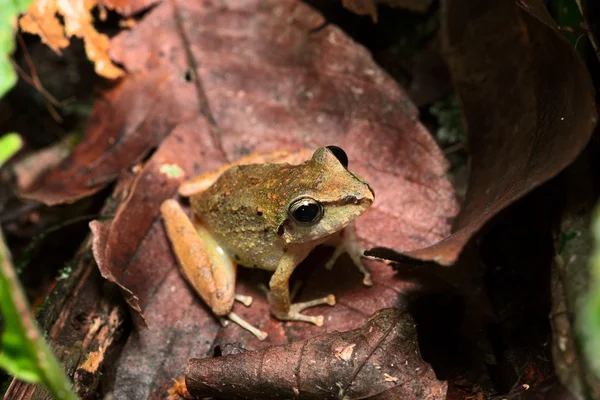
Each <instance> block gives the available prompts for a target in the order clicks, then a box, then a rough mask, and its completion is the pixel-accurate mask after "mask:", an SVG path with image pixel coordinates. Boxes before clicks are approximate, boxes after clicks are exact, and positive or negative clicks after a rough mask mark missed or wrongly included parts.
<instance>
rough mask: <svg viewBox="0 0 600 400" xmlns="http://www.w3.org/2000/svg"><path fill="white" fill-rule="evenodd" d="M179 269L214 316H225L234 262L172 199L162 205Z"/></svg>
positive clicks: (230, 302) (231, 294)
mask: <svg viewBox="0 0 600 400" xmlns="http://www.w3.org/2000/svg"><path fill="white" fill-rule="evenodd" d="M160 210H161V213H162V216H163V219H164V221H165V227H166V230H167V235H168V237H169V239H170V241H171V245H172V247H173V251H174V252H175V255H176V257H177V259H178V261H179V267H180V269H181V272H182V273H183V275H184V276H185V278H186V280H187V281H188V282H189V283H190V285H192V287H193V288H194V289H195V291H196V292H197V293H198V294H199V295H200V297H202V299H203V300H204V302H206V304H207V305H208V306H209V307H210V308H211V309H212V311H213V312H214V313H215V315H217V316H219V317H221V316H225V315H227V314H228V313H229V312H230V311H231V309H232V307H233V301H234V297H235V279H236V265H235V264H234V263H233V262H232V261H231V259H230V258H229V257H228V256H227V255H226V254H225V253H224V252H223V251H222V250H221V248H220V247H219V246H218V244H217V242H216V241H215V240H214V238H213V237H212V236H211V235H210V233H209V232H208V231H207V230H206V229H205V228H204V227H203V226H202V225H200V224H194V223H192V221H190V219H189V217H188V216H187V215H186V213H185V212H184V211H183V209H182V208H181V206H180V205H179V203H177V202H176V201H175V200H167V201H165V202H164V203H163V204H162V206H161V208H160Z"/></svg>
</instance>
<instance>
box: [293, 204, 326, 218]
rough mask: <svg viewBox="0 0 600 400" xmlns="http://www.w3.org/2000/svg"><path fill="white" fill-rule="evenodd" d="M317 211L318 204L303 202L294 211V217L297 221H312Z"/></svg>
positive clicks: (317, 213)
mask: <svg viewBox="0 0 600 400" xmlns="http://www.w3.org/2000/svg"><path fill="white" fill-rule="evenodd" d="M319 211H320V208H319V205H318V204H313V203H308V204H303V205H301V206H300V207H298V208H296V210H295V211H294V218H295V219H296V221H298V222H313V221H314V220H315V218H317V216H318V215H319Z"/></svg>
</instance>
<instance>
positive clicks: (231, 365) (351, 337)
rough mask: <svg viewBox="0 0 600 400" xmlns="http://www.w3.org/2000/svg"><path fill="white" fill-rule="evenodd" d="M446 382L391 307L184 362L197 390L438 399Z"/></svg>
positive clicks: (408, 323) (236, 395) (409, 324)
mask: <svg viewBox="0 0 600 400" xmlns="http://www.w3.org/2000/svg"><path fill="white" fill-rule="evenodd" d="M339 349H344V350H342V352H345V353H347V357H341V358H340V357H339V353H340V351H339ZM348 349H349V350H348ZM446 386H447V384H446V383H442V382H439V381H438V380H437V379H436V378H435V374H434V373H433V370H432V369H431V367H430V366H429V365H428V364H425V363H424V362H423V361H422V360H421V357H420V355H419V345H418V343H417V340H416V329H415V324H414V321H413V320H412V318H411V317H410V316H409V315H408V314H403V313H401V312H400V311H398V310H397V309H394V308H388V309H384V310H381V311H378V312H377V313H375V314H374V315H372V316H371V317H369V320H368V322H367V323H366V324H365V325H364V326H363V327H361V328H358V329H355V330H353V331H348V332H333V333H329V334H326V335H321V336H317V337H314V338H311V339H307V340H303V341H300V342H296V343H292V344H288V345H283V346H274V347H269V348H268V349H265V350H261V351H253V352H246V353H242V354H234V355H229V356H223V357H218V358H205V359H192V360H190V361H189V362H188V364H187V367H186V387H187V389H188V391H189V392H190V394H192V395H193V396H196V397H198V398H203V397H215V398H227V399H250V398H257V399H258V398H260V399H280V398H302V399H329V398H331V399H334V398H336V399H337V398H339V399H341V398H344V399H362V398H366V397H370V396H374V395H377V394H379V393H382V392H385V391H388V390H390V389H394V388H395V389H396V391H395V394H396V395H397V396H398V397H397V398H403V399H424V398H428V399H443V398H445V393H446ZM398 389H399V390H398Z"/></svg>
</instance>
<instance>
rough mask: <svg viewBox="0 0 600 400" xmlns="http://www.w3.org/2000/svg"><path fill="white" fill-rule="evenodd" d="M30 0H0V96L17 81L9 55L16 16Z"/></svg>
mask: <svg viewBox="0 0 600 400" xmlns="http://www.w3.org/2000/svg"><path fill="white" fill-rule="evenodd" d="M30 3H31V0H0V97H2V96H4V94H5V93H6V92H8V91H9V90H10V89H11V88H12V87H13V86H14V85H15V83H16V82H17V74H16V73H15V71H14V70H13V67H12V64H11V62H10V58H9V56H10V55H11V54H12V53H13V51H14V49H15V29H16V27H17V17H18V16H19V14H22V13H24V12H25V11H27V7H29V4H30Z"/></svg>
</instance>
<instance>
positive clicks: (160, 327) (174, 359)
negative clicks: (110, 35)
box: [35, 1, 457, 398]
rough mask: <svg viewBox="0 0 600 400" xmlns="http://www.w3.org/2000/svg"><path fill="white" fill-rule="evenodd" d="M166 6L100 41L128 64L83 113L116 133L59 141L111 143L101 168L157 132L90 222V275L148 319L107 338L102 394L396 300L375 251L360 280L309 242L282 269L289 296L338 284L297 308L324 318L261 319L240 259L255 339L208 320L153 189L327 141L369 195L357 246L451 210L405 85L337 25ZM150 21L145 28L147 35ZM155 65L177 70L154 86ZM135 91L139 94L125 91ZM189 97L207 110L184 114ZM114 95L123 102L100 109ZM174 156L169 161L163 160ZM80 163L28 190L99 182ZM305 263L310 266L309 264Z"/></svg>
mask: <svg viewBox="0 0 600 400" xmlns="http://www.w3.org/2000/svg"><path fill="white" fill-rule="evenodd" d="M177 6H178V7H179V8H177V9H174V8H173V3H169V2H165V3H161V4H160V5H158V6H156V7H155V8H154V9H153V10H151V11H150V12H149V13H148V15H147V16H146V17H145V18H144V19H143V20H141V21H140V23H139V24H138V25H137V26H136V29H134V30H132V31H131V32H125V33H123V34H121V35H120V36H119V37H117V38H116V39H115V40H114V42H113V47H112V51H113V54H114V55H115V56H116V57H117V59H118V61H119V62H120V63H122V64H123V65H124V66H125V68H126V69H127V70H128V71H130V72H131V73H132V74H133V75H132V76H130V77H129V78H126V80H125V82H124V83H123V84H122V85H121V86H120V87H118V88H116V89H114V90H113V91H112V92H111V94H110V96H111V97H110V99H109V101H108V102H107V103H106V104H105V105H101V106H99V107H98V108H97V110H96V113H95V118H96V121H102V123H105V124H107V125H108V126H106V127H104V128H102V129H107V130H108V132H121V133H122V135H121V136H120V137H119V138H118V139H117V138H116V137H115V136H112V137H114V138H115V140H116V142H118V145H117V143H115V145H114V147H110V146H108V147H110V148H111V150H110V151H109V153H108V154H107V155H99V156H97V155H96V156H95V155H90V156H89V158H88V155H87V154H86V152H90V154H91V152H92V147H93V146H92V143H93V141H94V140H100V136H99V135H97V133H99V131H100V127H94V125H92V128H93V130H92V132H91V133H92V134H93V136H91V137H90V138H89V139H86V140H85V141H84V142H83V144H82V145H81V146H80V147H79V148H78V150H77V152H76V153H75V154H76V155H77V157H79V160H84V159H87V160H88V161H87V162H88V163H89V159H94V157H109V156H112V157H113V159H112V160H111V162H106V163H102V164H101V165H98V166H99V167H102V168H103V169H104V172H103V174H111V173H112V174H115V173H118V171H119V170H120V169H121V168H124V167H126V166H127V162H126V160H129V158H127V157H132V155H133V158H134V159H139V157H141V155H142V154H143V153H144V151H147V150H148V149H149V148H150V147H151V146H153V145H155V144H156V143H158V142H159V141H160V140H161V139H162V138H163V137H164V136H165V135H166V134H169V136H168V137H167V138H166V139H165V140H164V141H163V142H162V144H161V146H160V147H159V149H158V150H157V151H156V153H154V154H153V156H152V157H151V159H150V160H149V162H148V163H147V164H146V165H145V166H144V168H143V169H142V170H141V171H140V172H139V175H138V177H137V180H136V184H135V186H134V189H133V191H132V193H131V194H130V196H129V198H128V200H127V201H126V202H125V203H124V204H123V205H122V206H121V207H120V208H119V210H118V212H117V214H116V216H115V219H114V220H113V222H112V224H111V225H110V227H105V228H101V227H100V226H99V225H97V224H96V225H94V226H95V228H94V230H95V232H94V234H95V236H96V238H95V241H96V243H95V248H94V250H95V256H96V260H97V261H98V264H99V266H100V269H101V271H102V273H103V275H104V276H106V277H107V278H109V279H111V280H113V281H115V282H117V283H118V284H120V285H121V286H122V287H124V288H127V290H128V291H129V292H128V295H127V298H128V301H129V303H130V305H132V307H133V308H134V309H135V310H138V311H139V310H141V311H142V312H143V315H144V317H145V321H146V323H147V325H148V326H149V328H150V329H149V330H142V331H140V333H139V335H133V336H132V337H131V338H130V339H129V341H128V343H127V345H126V347H125V349H124V350H123V353H122V355H121V358H120V361H119V364H118V365H117V366H116V370H117V372H116V378H115V382H114V392H115V396H116V397H117V398H147V397H160V396H162V394H163V393H165V392H166V391H167V390H168V389H169V388H170V387H171V386H172V383H171V379H172V378H174V377H177V376H179V375H181V374H182V373H183V370H182V368H183V366H184V365H185V362H186V361H187V359H188V358H189V357H191V356H197V357H202V356H204V355H206V354H207V353H208V351H209V350H210V348H211V347H212V346H213V345H214V344H218V343H227V342H241V343H243V344H244V346H245V347H247V348H249V349H259V348H264V347H266V346H268V345H271V344H284V343H287V342H289V341H296V340H302V339H305V338H308V337H312V336H314V335H316V334H322V333H325V332H328V331H332V330H349V329H354V328H357V327H358V326H360V325H361V324H363V323H364V322H365V320H366V317H367V316H368V315H370V314H372V313H373V312H375V311H377V310H379V309H381V308H385V307H391V306H399V307H403V305H402V303H401V302H399V299H398V296H399V294H402V293H404V292H406V291H407V289H410V287H411V285H409V284H407V283H405V282H403V281H401V280H398V279H395V278H394V276H393V271H392V270H391V269H389V268H388V267H387V266H385V265H383V264H379V263H375V262H372V263H370V264H369V267H370V268H371V271H372V272H373V278H374V281H375V284H374V287H373V288H365V287H363V286H362V284H361V282H360V276H359V274H358V273H357V272H356V270H355V269H354V268H352V267H349V266H345V267H344V265H338V266H336V268H335V270H334V271H333V272H328V271H325V270H324V269H323V268H322V257H317V258H313V259H312V263H311V262H310V261H309V262H307V263H305V266H303V267H302V268H299V271H298V272H299V273H304V274H310V276H309V277H308V278H307V279H303V280H305V282H306V283H305V284H304V285H303V292H302V294H301V297H303V298H307V299H308V298H313V297H316V296H318V295H320V294H324V293H331V292H333V293H335V295H336V297H337V299H338V304H337V305H336V306H335V307H333V308H325V309H323V308H320V309H316V310H311V312H314V313H322V314H324V316H325V319H326V324H325V326H324V327H321V328H319V327H316V326H310V325H308V324H305V323H286V324H284V323H281V322H279V321H277V320H275V319H272V318H271V317H270V316H269V310H268V305H267V302H266V299H265V298H264V296H263V294H262V293H261V292H260V291H259V290H258V289H257V287H256V285H255V284H254V283H253V282H252V281H251V280H249V278H252V279H256V280H258V279H259V278H260V274H259V273H258V272H257V271H252V273H249V274H248V276H244V274H243V271H242V274H241V275H242V276H241V278H240V284H239V285H238V288H237V292H239V293H242V294H247V295H252V296H253V297H254V299H255V302H254V304H253V305H252V306H251V307H250V308H247V309H245V308H243V306H241V307H242V308H240V307H238V306H240V305H239V304H238V305H236V307H235V312H236V313H238V314H240V315H242V316H243V317H244V318H245V319H247V320H249V321H251V322H252V323H253V324H254V325H257V326H259V327H260V329H262V330H264V331H266V332H267V333H268V334H269V338H268V339H267V341H266V342H258V340H256V339H255V338H254V337H253V336H251V335H250V334H248V333H247V332H246V331H243V330H242V329H241V328H239V327H237V326H230V327H228V328H226V329H222V328H221V327H220V325H219V324H218V323H217V321H216V320H215V318H214V317H213V316H212V315H211V313H210V312H209V311H208V310H207V309H206V308H205V306H204V305H203V304H202V303H201V300H200V299H199V297H198V296H197V295H195V294H194V293H193V292H192V291H191V290H190V288H189V287H188V286H187V285H186V284H185V282H184V281H183V279H182V278H181V276H180V274H179V272H178V269H177V266H176V264H175V262H174V259H173V256H172V254H171V251H170V248H169V244H168V241H167V239H166V237H165V233H164V229H163V226H162V221H161V220H160V218H159V206H160V204H161V203H162V202H163V201H164V200H165V199H168V198H171V197H173V196H174V195H175V192H176V189H177V186H178V185H179V182H180V181H181V180H182V179H184V178H186V177H190V176H193V175H196V174H199V173H202V172H205V171H209V170H213V169H216V168H217V167H220V166H222V165H223V164H224V163H225V162H227V161H230V160H233V159H236V158H238V157H240V156H242V155H245V154H247V153H249V152H254V151H268V150H274V149H297V148H302V147H308V148H314V147H316V146H319V145H325V144H337V145H340V146H342V147H343V148H344V149H345V150H346V151H347V153H348V155H349V157H350V167H351V169H352V170H354V171H356V172H358V173H359V174H361V175H363V176H364V177H365V178H366V179H367V180H368V181H369V182H370V183H371V185H372V186H373V188H374V190H375V192H376V195H377V200H376V204H375V206H374V207H373V208H372V209H371V210H370V211H369V212H368V213H367V214H366V215H365V216H364V217H363V218H361V220H360V221H359V223H358V226H357V231H358V234H359V235H360V236H361V238H362V239H363V240H364V242H365V245H373V244H378V245H384V246H390V247H393V248H395V249H400V250H408V249H414V248H419V247H422V246H424V245H428V244H432V243H434V242H436V241H438V240H440V239H441V238H443V237H444V236H446V235H447V234H448V233H449V223H448V219H449V218H451V217H452V216H453V215H454V214H455V212H456V209H457V205H456V201H455V198H454V194H453V191H452V188H451V186H450V184H449V182H448V181H447V180H446V179H445V177H444V173H445V169H446V161H445V160H444V158H443V156H442V154H441V152H440V151H439V149H438V147H437V146H436V144H435V143H434V141H433V140H432V138H431V137H430V136H429V134H428V133H427V132H426V131H425V129H424V128H423V127H422V126H421V125H420V123H419V122H418V121H417V114H416V109H415V108H414V106H412V104H411V103H410V101H409V100H408V98H407V97H406V95H405V94H404V93H403V92H402V91H401V90H400V89H399V88H398V87H397V85H396V84H395V83H394V82H393V81H392V80H391V78H389V77H388V76H387V75H386V74H384V73H383V72H382V71H380V70H379V69H378V67H377V66H376V65H375V64H374V63H373V61H372V60H371V58H370V57H369V55H368V53H367V52H366V51H365V50H364V49H363V48H361V47H359V46H357V45H356V44H354V43H353V42H352V41H350V40H349V39H348V38H347V37H346V36H345V35H344V34H342V33H341V32H340V30H339V29H337V28H336V27H334V26H326V27H325V28H323V29H320V30H316V31H315V32H312V30H313V29H315V28H317V27H320V26H321V25H322V23H323V22H324V21H323V19H322V17H321V16H320V15H318V14H317V13H315V12H314V11H312V10H311V9H310V8H309V7H307V6H306V5H304V4H302V3H295V2H291V1H288V2H282V1H273V2H271V3H269V2H264V1H262V2H261V7H260V8H256V7H255V5H254V3H252V2H249V3H247V4H242V3H239V2H231V3H229V4H228V5H227V6H219V7H216V6H212V5H210V4H209V3H202V4H199V3H197V2H193V1H189V2H179V3H177ZM290 22H292V23H290ZM180 24H181V26H182V27H183V31H185V33H186V36H185V38H186V40H185V41H183V43H192V46H191V47H190V48H189V50H190V51H191V56H193V58H194V60H195V62H196V65H199V67H198V69H197V70H195V72H197V73H198V76H199V80H196V76H195V75H194V73H193V72H194V71H190V70H188V68H187V65H186V64H185V61H182V60H185V57H186V48H185V47H182V36H181V32H182V30H181V29H180ZM195 27H202V29H197V28H195ZM311 32H312V33H311ZM159 35H160V37H161V40H160V43H159V42H158V41H155V40H151V38H154V37H158V36H159ZM158 45H159V46H160V47H153V46H158ZM162 77H180V78H181V79H171V80H170V81H169V83H170V84H169V85H166V84H162V83H161V82H163V81H164V79H163V78H162ZM186 77H187V78H189V79H191V81H192V82H190V83H188V82H186V79H185V78H186ZM157 82H158V83H157ZM149 96H151V97H149ZM132 99H135V101H133V100H132ZM140 102H141V103H145V104H146V106H145V107H143V106H138V103H140ZM117 104H119V106H118V108H117V106H116V105H117ZM194 104H196V105H197V106H193V105H194ZM152 105H153V106H152ZM208 105H210V108H209V107H208ZM195 109H198V110H201V111H202V112H203V113H204V115H205V116H207V118H205V117H203V116H202V115H199V116H198V117H197V118H190V117H191V115H192V114H193V112H194V110H195ZM117 110H120V111H121V112H123V113H126V114H118V115H117V114H115V115H110V114H109V115H107V116H106V117H102V115H103V113H107V112H109V111H111V112H112V111H114V112H117ZM165 118H166V120H165ZM131 119H133V120H131ZM142 121H143V123H141V122H142ZM97 123H98V122H97ZM176 124H178V126H177V128H176V129H174V130H173V131H172V132H170V131H171V128H172V127H173V126H174V125H176ZM131 126H133V127H134V129H132V128H128V130H127V129H126V128H127V127H131ZM123 127H125V128H123ZM96 135H97V136H96ZM89 140H91V141H89ZM100 143H107V142H106V141H102V142H100ZM97 144H98V143H96V145H97ZM109 144H110V143H109ZM86 146H88V147H87V149H86ZM126 149H128V150H126ZM93 151H97V150H95V149H94V150H93ZM104 151H106V148H105V150H104ZM98 154H101V153H100V152H98ZM125 156H127V157H125ZM129 162H130V161H129ZM174 166H177V167H178V168H180V169H181V171H182V172H183V174H182V175H181V176H177V177H173V176H172V175H171V174H169V173H167V172H166V171H168V170H170V169H171V168H172V167H174ZM81 168H82V167H81V166H80V165H79V166H78V162H77V161H76V160H75V159H72V160H71V163H70V164H65V165H64V166H63V169H62V170H61V171H58V170H56V171H53V172H52V173H51V175H50V176H49V177H48V178H47V179H49V181H48V182H50V183H49V184H47V185H44V186H40V187H39V188H38V189H37V191H36V192H35V196H39V197H40V198H45V199H53V200H58V199H60V196H63V193H65V192H66V193H67V196H68V197H62V200H71V199H75V198H77V197H79V196H81V195H84V194H85V193H86V190H87V191H92V190H97V189H98V188H99V187H100V185H99V184H98V185H94V186H92V187H91V188H88V189H85V188H83V187H82V186H81V181H80V177H82V176H83V175H82V174H79V171H81ZM111 171H112V172H111ZM74 173H77V174H79V175H75V176H74V177H75V178H76V179H71V180H66V181H62V182H63V183H64V184H66V185H69V188H65V187H63V188H62V190H64V192H60V191H58V190H56V189H57V188H58V186H53V185H56V183H53V182H56V181H55V178H54V177H58V176H60V175H61V174H63V176H69V174H74ZM87 173H88V175H86V177H87V178H91V177H96V171H95V170H88V171H87ZM390 182H394V185H390ZM308 264H312V265H313V266H314V267H316V268H315V269H314V270H313V271H310V270H309V269H307V268H308V267H309V265H308ZM340 264H341V263H340ZM263 282H264V280H263ZM150 371H152V372H151V373H150ZM131 382H136V384H135V385H132V384H131Z"/></svg>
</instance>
